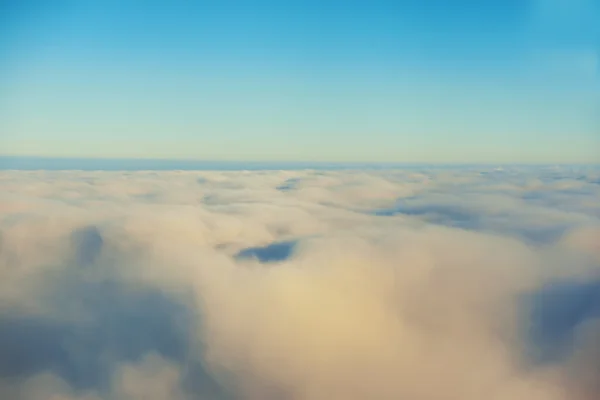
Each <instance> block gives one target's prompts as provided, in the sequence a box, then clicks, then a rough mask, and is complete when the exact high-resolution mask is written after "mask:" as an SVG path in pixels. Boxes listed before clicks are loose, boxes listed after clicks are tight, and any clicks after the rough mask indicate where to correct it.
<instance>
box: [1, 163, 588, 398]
mask: <svg viewBox="0 0 600 400" xmlns="http://www.w3.org/2000/svg"><path fill="white" fill-rule="evenodd" d="M0 188H1V189H0V274H1V277H2V279H0V398H7V399H8V398H14V399H23V400H42V399H61V400H67V399H68V400H75V399H77V400H83V399H85V400H92V399H93V400H117V399H132V400H138V399H140V400H141V399H151V400H152V399H156V400H160V399H175V400H193V399H201V400H204V399H215V400H221V399H250V400H255V399H256V400H330V399H346V400H362V399H381V400H385V399H394V400H397V399H407V400H454V399H456V400H458V399H460V400H480V399H482V398H485V399H491V400H520V399H522V400H595V399H598V398H600V383H599V382H600V351H599V349H600V203H599V202H598V199H599V198H600V170H599V169H597V168H594V167H556V168H550V167H548V168H542V167H539V168H525V167H523V168H516V167H515V168H507V169H505V170H500V169H489V168H487V169H486V168H461V169H458V168H457V169H442V168H420V169H418V168H412V169H405V170H391V169H390V170H364V171H310V170H307V171H268V172H267V171H264V172H261V171H253V172H245V171H239V172H233V171H230V172H218V171H170V172H167V171H165V172H152V171H139V172H93V171H79V172H78V171H68V172H67V171H64V172H61V171H2V172H0Z"/></svg>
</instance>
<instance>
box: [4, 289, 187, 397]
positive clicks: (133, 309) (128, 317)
mask: <svg viewBox="0 0 600 400" xmlns="http://www.w3.org/2000/svg"><path fill="white" fill-rule="evenodd" d="M56 300H57V303H58V304H59V305H61V304H63V303H62V302H64V303H68V304H69V305H70V306H71V307H70V309H67V310H65V311H66V314H67V315H66V316H63V317H62V318H61V317H58V318H56V317H25V316H13V315H0V376H2V377H12V378H25V377H28V376H31V375H33V374H35V373H37V372H42V371H46V370H49V371H52V372H53V373H55V374H57V375H58V376H60V377H61V378H63V379H64V380H65V381H67V382H68V383H69V384H70V385H71V386H73V387H74V388H77V389H98V390H106V389H107V388H108V385H109V380H110V377H111V373H112V372H113V371H114V369H115V367H116V365H117V363H120V362H126V361H131V362H134V361H139V360H140V359H141V358H142V357H143V356H144V355H145V354H146V353H148V352H151V351H152V352H157V353H158V354H160V355H162V356H163V357H165V358H167V359H170V360H174V361H177V362H183V361H184V360H185V358H186V355H187V354H188V352H189V349H188V334H189V333H190V332H191V321H190V319H191V314H190V313H189V312H188V310H187V309H186V307H184V306H183V305H181V304H178V303H176V302H174V301H173V300H170V299H169V298H167V297H166V296H165V295H163V294H161V293H160V292H158V291H156V290H150V289H135V290H133V289H131V288H128V287H126V286H125V285H124V284H120V283H116V282H100V283H96V282H95V283H84V282H78V283H77V285H76V287H73V288H65V289H64V291H63V298H61V299H56Z"/></svg>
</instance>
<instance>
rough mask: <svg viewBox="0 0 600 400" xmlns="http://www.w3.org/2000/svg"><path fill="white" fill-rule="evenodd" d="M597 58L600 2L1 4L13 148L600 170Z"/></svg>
mask: <svg viewBox="0 0 600 400" xmlns="http://www.w3.org/2000/svg"><path fill="white" fill-rule="evenodd" d="M192 3H193V4H192ZM599 51H600V0H497V1H493V0H490V1H482V0H469V1H467V0H463V1H459V0H456V1H451V0H431V1H427V0H420V1H419V0H411V1H401V0H396V1H379V0H365V1H352V0H345V1H341V0H339V1H338V0H305V1H294V0H286V1H283V0H273V1H266V0H265V1H262V0H258V1H251V0H239V1H227V0H219V1H214V0H213V1H195V2H192V1H189V2H184V1H167V0H165V1H160V2H159V1H152V0H148V1H133V0H132V1H126V0H122V1H110V0H105V1H96V2H94V1H61V0H57V1H33V0H12V1H11V0H0V153H2V154H5V155H7V154H8V155H40V156H78V157H160V158H194V159H211V160H258V161H269V160H283V161H290V160H296V161H342V162H345V161H359V162H363V161H392V162H415V161H416V162H526V163H527V162H534V163H535V162H552V163H554V162H557V163H558V162H596V163H597V162H600V74H599Z"/></svg>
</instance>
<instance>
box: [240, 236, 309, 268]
mask: <svg viewBox="0 0 600 400" xmlns="http://www.w3.org/2000/svg"><path fill="white" fill-rule="evenodd" d="M296 243H297V242H296V241H286V242H276V243H271V244H269V245H267V246H263V247H249V248H246V249H243V250H241V251H240V252H239V253H237V254H236V256H235V258H236V259H238V260H248V259H257V260H258V261H260V262H261V263H274V262H281V261H285V260H287V259H288V258H290V257H291V255H292V254H293V252H294V248H295V246H296Z"/></svg>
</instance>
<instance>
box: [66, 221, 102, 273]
mask: <svg viewBox="0 0 600 400" xmlns="http://www.w3.org/2000/svg"><path fill="white" fill-rule="evenodd" d="M71 242H72V244H73V247H74V249H75V262H76V263H77V265H78V266H88V265H91V264H93V263H94V262H95V261H96V260H97V259H98V257H99V256H100V253H101V252H102V248H103V246H104V238H103V237H102V233H101V232H100V230H99V229H98V228H97V227H96V226H87V227H84V228H81V229H78V230H76V231H74V232H73V233H72V234H71Z"/></svg>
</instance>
